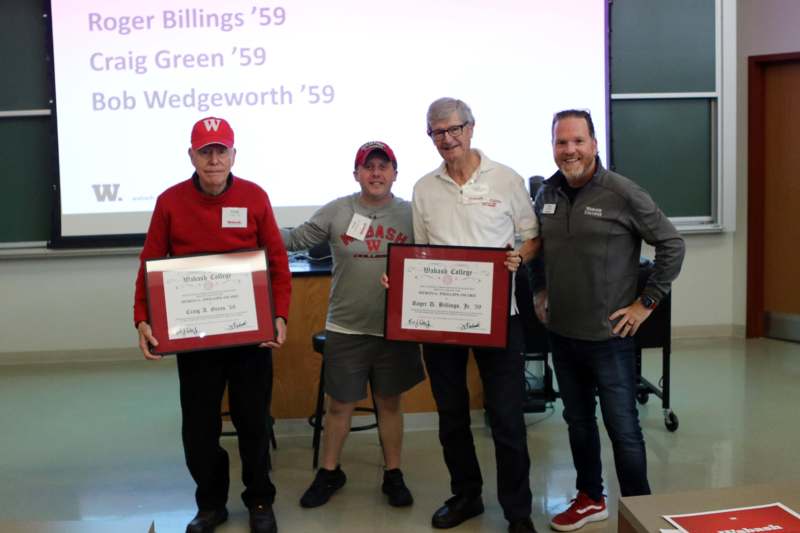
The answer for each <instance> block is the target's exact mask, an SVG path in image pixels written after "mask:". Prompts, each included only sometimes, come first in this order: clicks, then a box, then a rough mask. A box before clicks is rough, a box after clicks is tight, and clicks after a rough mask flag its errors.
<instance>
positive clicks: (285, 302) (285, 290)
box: [259, 193, 292, 320]
mask: <svg viewBox="0 0 800 533" xmlns="http://www.w3.org/2000/svg"><path fill="white" fill-rule="evenodd" d="M265 196H266V202H267V207H266V209H265V210H264V216H263V218H262V220H261V221H260V224H259V239H260V241H261V244H262V245H263V246H264V247H265V248H266V249H267V260H268V262H269V272H270V283H271V284H272V299H273V300H274V303H275V315H276V316H282V317H283V318H285V319H286V320H288V319H289V302H290V300H291V295H292V274H291V272H290V271H289V259H288V257H287V256H286V248H285V246H284V244H283V239H282V238H281V232H280V229H279V228H278V223H277V222H276V221H275V214H274V213H273V211H272V203H271V202H270V201H269V196H268V195H266V193H265Z"/></svg>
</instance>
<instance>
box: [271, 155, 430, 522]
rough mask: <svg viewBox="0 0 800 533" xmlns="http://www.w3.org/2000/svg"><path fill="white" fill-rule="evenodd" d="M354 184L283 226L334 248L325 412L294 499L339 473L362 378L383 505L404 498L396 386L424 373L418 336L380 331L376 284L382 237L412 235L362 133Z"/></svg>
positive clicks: (320, 491) (329, 484)
mask: <svg viewBox="0 0 800 533" xmlns="http://www.w3.org/2000/svg"><path fill="white" fill-rule="evenodd" d="M353 175H354V176H355V179H356V181H357V182H358V184H359V185H360V188H361V190H360V191H359V192H357V193H353V194H350V195H348V196H343V197H341V198H338V199H336V200H333V201H332V202H329V203H328V204H326V205H324V206H322V207H321V208H320V209H319V210H318V211H317V212H316V213H314V215H313V216H312V217H311V219H310V220H309V221H308V222H305V223H304V224H302V225H300V226H298V227H296V228H294V229H293V230H291V231H287V230H283V231H282V235H283V239H284V242H285V243H286V248H287V249H289V250H302V249H306V248H311V247H313V246H315V245H317V244H320V243H322V242H328V243H330V246H331V251H332V254H333V280H332V283H331V294H330V301H329V303H328V317H327V319H326V323H325V333H326V341H325V353H324V354H323V358H324V361H325V375H324V382H325V392H326V393H327V394H328V397H329V403H328V409H327V414H326V415H325V432H324V433H323V445H322V465H321V467H320V469H319V470H317V474H316V477H315V478H314V481H313V482H312V483H311V486H310V487H309V488H308V490H307V491H306V492H305V494H303V497H302V498H301V499H300V505H301V506H303V507H307V508H308V507H318V506H320V505H323V504H325V503H326V502H327V501H328V499H330V497H331V496H332V495H333V493H334V492H336V491H337V490H338V489H339V488H341V487H342V486H343V485H344V484H345V481H346V480H347V478H346V477H345V475H344V472H343V471H342V469H341V468H340V467H339V458H340V456H341V452H342V447H343V446H344V441H345V439H346V438H347V435H348V434H349V432H350V419H351V416H352V414H353V410H354V409H355V406H356V402H357V401H359V400H361V399H363V398H366V397H367V382H369V384H370V388H371V389H372V393H373V397H374V399H375V404H376V406H377V408H378V413H377V419H378V431H379V433H380V437H381V443H382V445H383V456H384V462H385V471H384V476H383V485H382V491H383V492H384V494H386V495H387V496H388V501H389V504H390V505H393V506H395V507H403V506H407V505H411V504H412V502H413V498H412V496H411V492H410V491H409V490H408V488H407V487H406V485H405V483H404V481H403V474H402V472H401V471H400V451H401V445H402V438H403V413H402V410H401V407H400V395H401V393H403V392H405V391H407V390H408V389H410V388H412V387H413V386H414V385H416V384H417V383H419V382H421V381H422V380H423V379H424V378H425V374H424V372H423V370H422V360H421V359H420V352H419V345H418V344H412V343H408V342H398V341H388V340H385V339H384V338H383V317H384V295H385V291H384V288H383V287H382V286H381V284H380V281H379V280H380V276H381V273H382V272H383V271H384V270H385V269H386V255H387V249H388V246H389V243H391V242H394V243H411V242H412V241H413V231H414V230H413V226H412V222H411V204H410V203H409V202H407V201H405V200H403V199H401V198H398V197H396V196H395V195H394V194H392V184H394V182H395V180H396V179H397V158H396V157H395V155H394V152H393V151H392V149H391V148H389V146H388V145H386V144H385V143H382V142H378V141H374V142H368V143H366V144H364V145H363V146H361V147H360V148H359V149H358V152H357V153H356V159H355V171H354V172H353Z"/></svg>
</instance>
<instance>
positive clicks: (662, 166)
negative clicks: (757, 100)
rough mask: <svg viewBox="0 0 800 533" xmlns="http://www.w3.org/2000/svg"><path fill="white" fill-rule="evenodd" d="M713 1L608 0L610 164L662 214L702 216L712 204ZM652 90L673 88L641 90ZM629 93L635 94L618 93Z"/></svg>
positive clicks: (710, 213)
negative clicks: (636, 185)
mask: <svg viewBox="0 0 800 533" xmlns="http://www.w3.org/2000/svg"><path fill="white" fill-rule="evenodd" d="M715 4H716V3H715V0H668V1H667V0H614V2H613V3H612V4H611V8H610V14H609V19H610V59H609V66H610V78H611V93H612V95H613V96H614V99H613V100H612V102H611V109H610V112H609V116H610V121H609V122H610V132H611V136H610V139H609V147H610V159H611V161H610V163H611V167H612V168H613V169H615V170H617V171H618V172H620V173H621V174H623V175H626V176H628V177H630V178H632V179H634V180H636V181H637V182H639V183H640V184H641V185H642V186H643V187H644V188H645V189H646V190H647V191H648V192H650V194H651V195H652V197H653V199H654V200H655V201H656V203H657V204H658V205H659V206H660V207H661V209H662V210H663V211H664V212H665V213H666V214H667V215H668V216H670V217H689V218H693V219H697V218H698V217H702V218H704V219H706V220H710V219H712V218H713V213H714V209H715V206H714V204H713V190H714V187H713V183H714V180H716V179H717V176H716V175H715V173H714V172H713V169H712V162H713V161H714V158H715V157H716V155H715V154H716V150H715V146H714V142H715V140H714V136H713V132H714V129H713V121H714V120H715V118H714V116H713V114H712V109H713V106H714V105H715V104H716V101H717V98H716V96H715V94H714V93H715V91H716V66H715V65H716V51H715V50H716V22H715V21H716V12H715V9H716V5H715ZM653 93H658V94H661V95H663V93H673V94H671V95H670V96H669V97H664V98H658V99H651V98H642V96H643V95H649V96H652V95H653ZM675 93H677V94H675ZM681 93H683V94H681ZM685 93H711V94H710V95H708V96H701V97H692V98H688V99H687V98H683V97H682V96H685ZM630 95H635V97H636V98H637V99H621V98H620V96H623V97H626V98H627V97H630ZM695 96H697V95H695Z"/></svg>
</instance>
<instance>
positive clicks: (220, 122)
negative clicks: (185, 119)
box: [192, 117, 233, 150]
mask: <svg viewBox="0 0 800 533" xmlns="http://www.w3.org/2000/svg"><path fill="white" fill-rule="evenodd" d="M209 144H221V145H223V146H226V147H228V148H233V129H232V128H231V125H230V124H228V121H227V120H225V119H224V118H217V117H206V118H203V119H200V120H198V121H197V122H196V123H195V125H194V127H193V128H192V150H199V149H200V148H202V147H204V146H208V145H209Z"/></svg>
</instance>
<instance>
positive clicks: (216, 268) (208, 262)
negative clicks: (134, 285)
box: [145, 248, 276, 355]
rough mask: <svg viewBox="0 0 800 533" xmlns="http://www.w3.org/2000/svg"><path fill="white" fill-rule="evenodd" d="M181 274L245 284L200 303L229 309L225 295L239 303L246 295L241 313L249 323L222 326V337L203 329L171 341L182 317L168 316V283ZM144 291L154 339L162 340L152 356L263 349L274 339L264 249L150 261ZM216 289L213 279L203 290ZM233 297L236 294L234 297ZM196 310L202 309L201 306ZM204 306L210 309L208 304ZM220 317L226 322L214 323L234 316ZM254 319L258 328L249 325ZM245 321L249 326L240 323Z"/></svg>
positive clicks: (270, 288) (147, 265) (204, 296)
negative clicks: (258, 346)
mask: <svg viewBox="0 0 800 533" xmlns="http://www.w3.org/2000/svg"><path fill="white" fill-rule="evenodd" d="M182 273H184V274H187V275H188V274H189V273H212V274H213V275H212V276H207V277H209V278H214V279H221V280H222V281H225V280H226V276H227V275H231V276H232V277H233V278H234V279H235V280H237V281H239V282H240V283H239V285H241V284H242V283H244V287H243V288H242V289H241V290H240V291H236V290H232V289H231V290H227V291H224V290H223V291H219V290H217V291H216V292H215V294H214V295H211V292H209V293H206V295H201V296H199V298H200V299H201V300H202V299H204V298H210V299H211V300H210V301H211V302H212V304H216V303H217V302H221V303H219V304H218V305H219V306H227V303H230V301H228V302H227V303H225V300H224V299H225V298H226V295H225V294H224V293H225V292H227V293H228V295H227V297H228V298H237V297H238V296H239V295H240V294H241V295H243V296H244V298H243V300H245V301H244V303H245V304H247V305H242V308H244V309H245V312H246V313H247V317H248V318H247V319H246V320H244V319H241V320H237V319H236V318H231V322H230V323H228V324H227V325H219V326H218V327H219V328H221V329H223V330H225V331H224V332H215V333H209V334H206V333H205V332H204V331H202V330H200V331H197V332H196V334H192V336H184V337H181V336H179V335H178V336H176V335H173V338H171V337H170V323H172V325H173V332H175V327H176V321H177V320H178V317H175V316H173V317H170V316H168V307H169V303H168V300H169V298H170V296H169V295H168V294H167V291H168V290H171V289H170V287H169V281H170V280H171V279H175V278H174V277H175V276H176V275H177V276H180V275H181V274H182ZM188 279H191V282H197V283H199V282H200V281H201V279H200V278H198V277H193V278H188ZM165 280H166V282H167V283H166V284H165ZM251 284H252V285H251ZM145 288H146V291H145V292H146V295H147V309H148V316H149V320H150V327H151V328H152V331H153V336H154V337H155V338H156V339H157V340H158V346H151V347H150V351H151V352H152V353H154V354H159V355H166V354H172V353H181V352H188V351H200V350H211V349H215V348H229V347H233V346H244V345H251V344H260V343H262V342H267V341H271V340H274V339H275V334H276V331H275V320H274V317H275V309H274V302H273V300H272V286H271V284H270V278H269V267H268V263H267V256H266V251H265V250H264V249H263V248H259V249H255V250H238V251H234V252H226V253H208V254H196V255H186V256H179V257H165V258H157V259H148V260H146V261H145ZM215 288H218V287H214V281H211V280H209V281H206V282H205V283H204V286H203V289H207V290H209V291H214V289H215ZM250 288H252V302H251V301H250V294H249V289H250ZM231 292H233V293H234V294H233V295H231ZM192 296H193V297H194V296H196V295H192ZM170 301H171V300H170ZM193 301H196V300H193ZM212 304H209V305H212ZM198 305H200V306H202V305H203V303H200V304H198ZM205 307H206V308H207V307H208V305H206V306H205ZM220 313H221V314H220V315H219V316H220V317H222V318H221V320H217V321H216V322H218V323H220V324H224V323H225V320H227V319H228V318H230V313H226V312H225V311H221V312H220ZM253 316H254V317H255V324H253V323H252V322H251V319H252V318H253ZM242 322H244V323H246V324H241V323H242ZM238 328H242V329H238ZM197 329H200V328H197Z"/></svg>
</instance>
